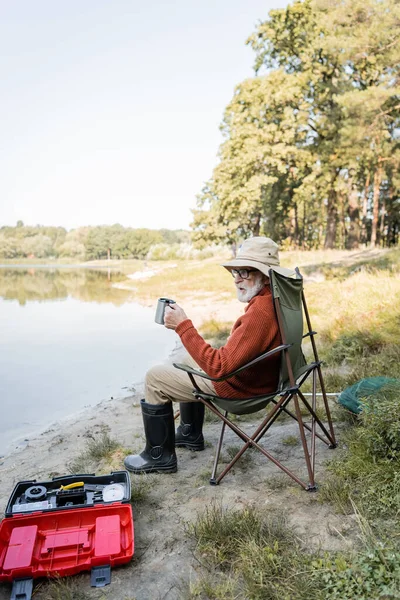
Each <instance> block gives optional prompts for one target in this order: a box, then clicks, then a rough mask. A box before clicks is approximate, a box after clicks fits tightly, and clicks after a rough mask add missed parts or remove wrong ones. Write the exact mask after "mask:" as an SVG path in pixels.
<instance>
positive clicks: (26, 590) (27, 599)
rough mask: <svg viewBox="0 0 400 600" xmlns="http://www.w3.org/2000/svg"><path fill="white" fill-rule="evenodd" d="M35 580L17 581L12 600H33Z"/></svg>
mask: <svg viewBox="0 0 400 600" xmlns="http://www.w3.org/2000/svg"><path fill="white" fill-rule="evenodd" d="M32 589H33V579H31V578H29V579H15V580H14V581H13V586H12V590H11V596H10V600H31V598H32Z"/></svg>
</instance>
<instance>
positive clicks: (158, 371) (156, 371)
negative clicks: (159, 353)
mask: <svg viewBox="0 0 400 600" xmlns="http://www.w3.org/2000/svg"><path fill="white" fill-rule="evenodd" d="M168 370H169V369H168V367H167V366H166V365H155V366H154V367H151V368H150V369H149V370H148V371H147V373H146V376H145V379H144V382H145V385H146V386H151V385H154V383H156V382H158V383H159V382H160V381H162V380H163V378H164V376H165V373H166V372H167V371H168Z"/></svg>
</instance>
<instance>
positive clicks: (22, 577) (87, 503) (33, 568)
mask: <svg viewBox="0 0 400 600" xmlns="http://www.w3.org/2000/svg"><path fill="white" fill-rule="evenodd" d="M129 501H130V480H129V476H128V473H127V472H126V471H117V472H114V473H111V474H110V475H100V476H96V475H69V476H64V477H56V478H54V479H52V480H51V481H44V482H37V481H36V480H30V481H21V482H19V483H17V485H16V486H15V488H14V491H13V492H12V494H11V497H10V499H9V501H8V504H7V508H6V513H5V516H6V518H5V519H3V521H1V523H0V582H1V581H10V582H14V587H13V591H12V595H11V599H13V598H21V599H24V600H25V599H26V600H29V598H30V597H31V591H32V579H33V578H37V577H52V576H53V577H54V576H60V577H62V576H66V575H74V574H76V573H79V572H81V571H87V570H92V579H91V584H92V585H93V586H96V587H102V586H104V585H106V584H107V583H110V577H111V575H110V568H111V567H113V566H115V565H118V564H123V563H126V562H128V561H129V560H130V559H131V558H132V556H133V552H134V532H133V517H132V507H131V504H130V502H129Z"/></svg>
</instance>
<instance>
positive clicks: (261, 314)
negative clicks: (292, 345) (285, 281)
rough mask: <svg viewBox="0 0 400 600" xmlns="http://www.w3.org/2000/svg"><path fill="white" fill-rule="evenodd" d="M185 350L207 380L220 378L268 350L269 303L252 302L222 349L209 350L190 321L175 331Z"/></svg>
mask: <svg viewBox="0 0 400 600" xmlns="http://www.w3.org/2000/svg"><path fill="white" fill-rule="evenodd" d="M260 300H261V298H260ZM176 333H177V334H178V335H179V336H180V338H181V340H182V343H183V345H184V346H185V348H186V350H187V351H188V352H189V354H190V355H191V356H192V358H193V359H194V360H195V361H196V362H197V364H198V365H199V367H200V368H201V369H203V371H204V372H205V373H207V375H209V376H210V377H215V378H217V377H223V376H225V375H227V374H228V373H231V372H232V371H234V370H235V369H238V368H239V367H241V366H242V365H244V364H246V363H247V362H249V361H250V360H252V359H253V358H255V357H256V356H258V355H259V354H261V353H262V352H265V350H266V349H268V348H269V347H270V346H271V344H272V342H273V340H274V339H276V335H277V323H276V318H275V314H274V312H273V307H272V304H271V305H270V306H269V305H265V302H261V301H260V302H254V303H252V304H251V305H250V304H249V306H248V309H247V311H246V312H245V314H244V315H243V316H242V317H240V318H239V319H238V320H237V321H236V323H235V325H234V326H233V329H232V333H231V335H230V337H229V339H228V341H227V343H226V344H225V346H223V347H222V348H218V349H216V348H213V347H212V346H210V344H208V343H207V342H206V341H205V340H204V339H203V338H202V337H201V335H200V334H199V332H198V331H197V329H196V328H195V327H194V325H193V323H192V321H191V320H190V319H186V320H185V321H182V323H180V324H179V325H178V327H177V328H176Z"/></svg>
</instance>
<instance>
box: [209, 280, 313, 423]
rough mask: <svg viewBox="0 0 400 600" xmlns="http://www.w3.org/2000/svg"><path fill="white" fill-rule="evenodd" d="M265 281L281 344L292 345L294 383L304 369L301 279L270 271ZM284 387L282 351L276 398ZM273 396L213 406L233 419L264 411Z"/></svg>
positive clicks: (285, 374)
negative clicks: (272, 302)
mask: <svg viewBox="0 0 400 600" xmlns="http://www.w3.org/2000/svg"><path fill="white" fill-rule="evenodd" d="M269 277H270V285H271V290H272V297H273V300H274V305H275V311H276V316H277V319H278V324H279V330H280V333H281V337H282V343H285V344H292V345H291V347H290V348H289V350H288V353H289V357H290V364H291V367H292V371H293V376H294V380H295V381H296V379H298V378H299V377H300V376H301V375H302V373H303V372H304V371H305V370H306V369H307V366H306V360H305V358H304V354H303V351H302V349H301V342H302V338H303V299H302V291H303V278H302V276H301V275H300V273H299V271H298V270H297V269H296V271H293V275H292V276H290V277H285V276H284V275H281V274H279V273H277V272H276V271H273V270H270V272H269ZM276 304H278V306H276ZM288 387H290V380H289V373H288V367H287V361H286V358H285V351H282V352H281V364H280V371H279V386H278V389H277V390H276V393H277V394H278V393H279V392H281V391H282V390H283V389H286V388H288ZM273 396H274V394H270V395H269V397H268V395H267V397H266V396H265V395H263V396H256V397H254V398H240V399H230V400H228V399H222V398H218V399H215V400H214V402H215V404H217V406H219V407H220V408H221V409H223V410H227V411H228V412H230V413H233V414H236V415H243V414H249V413H253V412H256V411H258V410H261V409H262V408H265V406H266V405H267V404H268V403H269V401H270V398H271V397H273Z"/></svg>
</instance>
